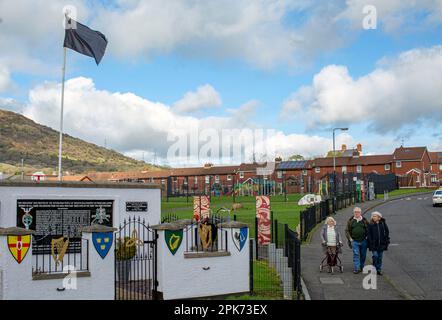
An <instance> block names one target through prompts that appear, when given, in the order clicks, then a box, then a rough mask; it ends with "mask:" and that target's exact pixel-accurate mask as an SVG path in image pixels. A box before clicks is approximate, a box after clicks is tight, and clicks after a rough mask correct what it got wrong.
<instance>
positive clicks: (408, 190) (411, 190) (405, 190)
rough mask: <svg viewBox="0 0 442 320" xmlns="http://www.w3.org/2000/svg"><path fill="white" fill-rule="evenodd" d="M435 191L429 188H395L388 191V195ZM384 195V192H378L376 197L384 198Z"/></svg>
mask: <svg viewBox="0 0 442 320" xmlns="http://www.w3.org/2000/svg"><path fill="white" fill-rule="evenodd" d="M432 191H434V189H429V188H402V189H397V190H393V191H390V192H389V193H388V197H389V198H391V197H394V196H401V195H406V194H413V193H420V192H432ZM383 198H384V195H383V194H377V195H376V199H383Z"/></svg>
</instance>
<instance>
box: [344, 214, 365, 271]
mask: <svg viewBox="0 0 442 320" xmlns="http://www.w3.org/2000/svg"><path fill="white" fill-rule="evenodd" d="M367 234H368V221H367V219H365V218H364V217H363V216H362V210H361V208H359V207H355V208H354V209H353V217H351V218H350V219H349V220H348V222H347V228H346V229H345V235H346V237H347V240H348V246H349V247H350V248H351V249H352V250H353V265H354V270H353V273H354V274H357V273H360V272H361V271H362V269H363V268H364V265H365V258H366V256H367Z"/></svg>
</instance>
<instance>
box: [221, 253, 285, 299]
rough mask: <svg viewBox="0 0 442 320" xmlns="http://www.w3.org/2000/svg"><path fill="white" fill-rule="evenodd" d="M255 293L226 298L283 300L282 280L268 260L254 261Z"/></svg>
mask: <svg viewBox="0 0 442 320" xmlns="http://www.w3.org/2000/svg"><path fill="white" fill-rule="evenodd" d="M253 293H254V294H253V295H250V294H245V295H241V296H228V297H227V298H226V300H281V299H283V298H284V296H283V289H282V287H281V280H280V278H279V276H278V274H277V273H276V270H275V269H273V268H271V267H269V265H268V264H267V262H266V261H253Z"/></svg>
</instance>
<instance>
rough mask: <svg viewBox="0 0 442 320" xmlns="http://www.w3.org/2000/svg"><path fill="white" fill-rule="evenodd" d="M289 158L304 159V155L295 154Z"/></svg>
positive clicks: (294, 159)
mask: <svg viewBox="0 0 442 320" xmlns="http://www.w3.org/2000/svg"><path fill="white" fill-rule="evenodd" d="M289 160H293V161H296V160H304V157H303V156H301V155H300V154H294V155H292V156H290V157H289Z"/></svg>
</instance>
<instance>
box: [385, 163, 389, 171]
mask: <svg viewBox="0 0 442 320" xmlns="http://www.w3.org/2000/svg"><path fill="white" fill-rule="evenodd" d="M384 170H385V171H390V164H389V163H387V164H385V165H384Z"/></svg>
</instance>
